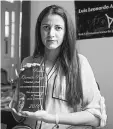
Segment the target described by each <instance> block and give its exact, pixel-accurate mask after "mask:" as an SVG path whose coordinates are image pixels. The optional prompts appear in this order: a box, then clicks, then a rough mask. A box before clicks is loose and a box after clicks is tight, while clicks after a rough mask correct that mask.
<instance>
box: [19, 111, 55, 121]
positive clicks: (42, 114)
mask: <svg viewBox="0 0 113 129" xmlns="http://www.w3.org/2000/svg"><path fill="white" fill-rule="evenodd" d="M20 114H21V115H22V116H24V117H30V118H32V119H36V120H41V121H44V122H46V123H55V115H52V114H49V113H48V112H47V111H44V110H39V111H36V112H29V111H22V112H20Z"/></svg>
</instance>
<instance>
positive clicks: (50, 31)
mask: <svg viewBox="0 0 113 129" xmlns="http://www.w3.org/2000/svg"><path fill="white" fill-rule="evenodd" d="M48 35H49V36H50V37H54V36H55V29H54V28H50V29H49V32H48Z"/></svg>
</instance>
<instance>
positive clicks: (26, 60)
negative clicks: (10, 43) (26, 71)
mask: <svg viewBox="0 0 113 129" xmlns="http://www.w3.org/2000/svg"><path fill="white" fill-rule="evenodd" d="M41 60H42V57H33V56H28V57H26V58H24V59H23V61H22V63H21V65H22V66H25V65H26V64H27V63H30V64H32V63H38V64H40V62H41Z"/></svg>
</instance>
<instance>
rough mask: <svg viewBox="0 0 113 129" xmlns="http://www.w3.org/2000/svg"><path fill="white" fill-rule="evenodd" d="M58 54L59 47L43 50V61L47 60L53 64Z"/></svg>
mask: <svg viewBox="0 0 113 129" xmlns="http://www.w3.org/2000/svg"><path fill="white" fill-rule="evenodd" d="M58 55H59V49H55V50H48V49H47V50H45V57H44V58H45V63H46V62H49V63H52V64H54V62H55V61H56V59H57V57H58Z"/></svg>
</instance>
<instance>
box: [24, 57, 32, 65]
mask: <svg viewBox="0 0 113 129" xmlns="http://www.w3.org/2000/svg"><path fill="white" fill-rule="evenodd" d="M32 62H33V56H28V57H25V58H24V59H23V61H22V64H23V65H25V64H26V63H32Z"/></svg>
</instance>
